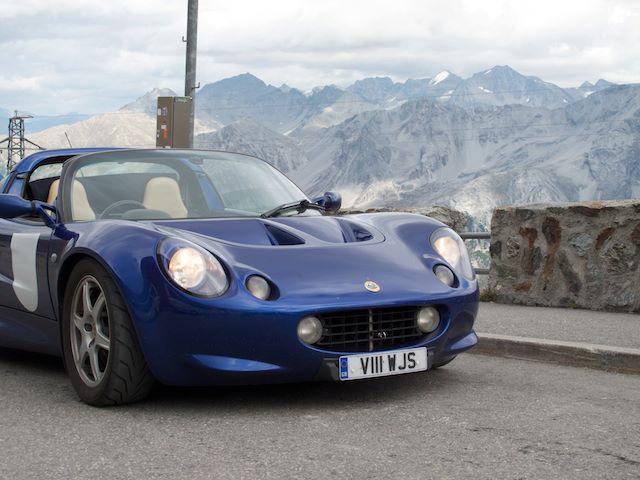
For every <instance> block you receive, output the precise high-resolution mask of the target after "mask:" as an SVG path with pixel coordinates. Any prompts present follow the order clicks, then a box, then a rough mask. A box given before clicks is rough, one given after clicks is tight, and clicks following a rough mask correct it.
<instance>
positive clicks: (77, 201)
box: [71, 180, 96, 221]
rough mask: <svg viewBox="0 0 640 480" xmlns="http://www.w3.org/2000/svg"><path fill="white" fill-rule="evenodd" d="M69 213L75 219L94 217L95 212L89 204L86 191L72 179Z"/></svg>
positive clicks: (90, 218)
mask: <svg viewBox="0 0 640 480" xmlns="http://www.w3.org/2000/svg"><path fill="white" fill-rule="evenodd" d="M71 215H72V216H73V219H74V220H76V221H87V220H95V219H96V214H95V212H94V211H93V209H92V208H91V205H89V199H88V198H87V191H86V190H85V189H84V187H83V186H82V184H81V183H80V182H79V181H77V180H74V181H73V191H72V192H71Z"/></svg>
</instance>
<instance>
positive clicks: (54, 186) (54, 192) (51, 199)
mask: <svg viewBox="0 0 640 480" xmlns="http://www.w3.org/2000/svg"><path fill="white" fill-rule="evenodd" d="M58 188H60V179H57V180H54V181H53V182H52V183H51V186H50V187H49V196H48V197H47V203H49V204H53V203H55V201H56V198H57V197H58Z"/></svg>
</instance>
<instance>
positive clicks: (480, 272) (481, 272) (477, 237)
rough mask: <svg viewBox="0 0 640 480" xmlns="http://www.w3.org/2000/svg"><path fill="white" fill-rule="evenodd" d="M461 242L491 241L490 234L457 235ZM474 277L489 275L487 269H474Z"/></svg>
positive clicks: (471, 233)
mask: <svg viewBox="0 0 640 480" xmlns="http://www.w3.org/2000/svg"><path fill="white" fill-rule="evenodd" d="M459 235H460V238H462V239H463V240H491V232H462V233H459ZM473 270H474V271H475V272H476V275H489V269H488V268H474V269H473Z"/></svg>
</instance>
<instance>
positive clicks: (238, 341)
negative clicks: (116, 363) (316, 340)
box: [137, 287, 478, 386]
mask: <svg viewBox="0 0 640 480" xmlns="http://www.w3.org/2000/svg"><path fill="white" fill-rule="evenodd" d="M432 304H438V305H441V306H443V307H444V308H445V309H446V311H447V318H446V319H444V322H443V323H444V325H443V327H442V328H441V329H440V330H439V331H438V332H437V335H435V336H432V337H426V339H421V340H419V341H415V342H413V343H410V344H404V345H402V346H398V347H392V348H389V349H388V350H397V349H400V348H414V347H427V351H428V355H429V365H434V364H438V363H443V362H445V361H446V360H448V359H450V358H452V357H453V356H455V355H457V354H458V353H461V352H463V351H465V350H468V349H469V348H471V347H473V346H474V345H475V344H476V343H477V337H476V335H475V333H474V331H473V323H474V321H475V317H476V314H477V310H478V292H477V287H476V288H475V289H471V291H468V292H467V293H466V294H463V295H460V294H458V295H452V296H449V297H447V298H427V297H422V298H412V299H409V298H402V299H395V300H394V301H389V299H385V300H384V301H383V302H381V303H379V304H377V305H372V304H371V303H368V304H364V303H360V304H355V303H354V304H339V303H334V304H331V305H326V304H324V305H305V306H300V305H280V304H278V305H276V302H273V303H270V302H261V303H260V304H259V306H260V308H256V304H255V303H253V304H242V302H240V304H233V305H227V306H226V308H220V307H218V308H216V309H211V308H210V306H209V307H208V308H207V306H206V305H205V304H204V303H203V304H202V305H200V306H199V305H198V304H197V303H194V302H190V303H189V304H188V305H186V304H177V303H176V302H173V303H172V304H167V305H165V306H164V307H165V308H159V309H158V311H157V313H155V315H154V317H155V318H151V317H148V320H147V321H143V322H137V326H138V332H139V335H140V337H141V343H142V345H143V350H144V353H145V357H146V359H147V362H148V364H149V367H150V369H151V371H152V372H153V374H154V375H155V377H156V378H157V379H158V380H159V381H160V382H162V383H165V384H170V385H185V386H186V385H189V386H207V385H231V384H245V385H247V384H263V383H287V382H305V381H311V380H336V379H338V376H337V371H336V372H334V369H335V368H336V367H334V365H335V364H336V361H337V359H338V358H339V357H340V356H342V355H348V354H352V353H356V352H348V351H346V352H334V351H326V350H321V349H318V348H314V347H312V346H309V345H306V344H304V343H302V342H301V341H300V340H299V339H298V338H297V334H296V327H297V324H298V322H299V320H300V319H301V318H302V317H304V316H307V315H314V314H318V313H322V312H323V311H337V310H348V309H357V308H363V307H364V308H376V307H380V308H383V307H393V306H401V305H402V306H408V305H415V306H422V305H432ZM359 353H361V352H359Z"/></svg>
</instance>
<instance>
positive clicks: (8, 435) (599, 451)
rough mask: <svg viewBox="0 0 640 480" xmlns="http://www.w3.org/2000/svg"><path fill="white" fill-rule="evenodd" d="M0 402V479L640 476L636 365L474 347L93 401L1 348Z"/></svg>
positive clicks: (56, 368) (47, 369) (56, 372)
mask: <svg viewBox="0 0 640 480" xmlns="http://www.w3.org/2000/svg"><path fill="white" fill-rule="evenodd" d="M0 405H1V407H0V409H1V410H0V412H1V415H0V478H2V479H23V478H24V479H27V478H28V479H33V478H38V479H49V478H51V479H58V478H60V479H63V478H64V479H70V478H87V479H89V478H90V479H93V480H95V479H101V478H109V479H128V478H136V479H156V478H163V479H164V478H167V479H172V480H175V479H183V478H184V479H199V478H216V479H242V478H249V479H250V478H259V479H261V480H266V479H272V478H273V479H279V480H280V479H287V478H318V479H327V478H337V479H351V478H354V479H360V478H362V479H394V478H402V479H424V478H438V479H442V478H462V477H464V476H470V475H473V476H474V478H481V479H482V478H486V479H493V478H513V479H520V478H579V479H590V478H594V479H602V478H639V477H640V377H638V376H631V375H620V374H612V373H604V372H599V371H592V370H582V369H576V368H571V367H558V366H549V365H545V364H541V363H533V362H527V361H518V360H507V359H497V358H491V357H483V356H477V355H473V356H472V355H463V356H461V357H460V358H458V359H456V361H454V362H453V363H452V364H451V365H449V366H448V367H445V368H442V369H440V370H438V371H432V372H426V373H424V374H414V375H408V376H404V377H395V378H387V379H379V380H376V381H364V382H351V383H348V384H304V385H287V386H271V387H261V388H231V389H204V390H194V389H189V390H186V389H170V388H163V389H161V390H159V391H158V392H156V393H155V394H154V396H153V397H152V398H151V399H150V400H149V401H147V402H145V403H142V404H138V405H134V406H129V407H120V408H111V409H96V408H92V407H88V406H85V405H83V404H81V403H79V402H78V401H77V400H76V398H75V395H74V393H73V391H72V390H71V387H70V385H69V383H68V382H67V379H66V376H65V374H64V372H63V371H62V368H61V366H60V364H59V363H58V362H57V361H55V360H52V359H49V358H46V357H35V358H33V357H32V356H28V355H24V354H17V353H15V352H10V351H6V350H0Z"/></svg>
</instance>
